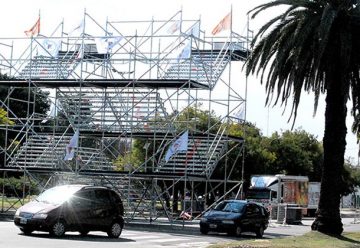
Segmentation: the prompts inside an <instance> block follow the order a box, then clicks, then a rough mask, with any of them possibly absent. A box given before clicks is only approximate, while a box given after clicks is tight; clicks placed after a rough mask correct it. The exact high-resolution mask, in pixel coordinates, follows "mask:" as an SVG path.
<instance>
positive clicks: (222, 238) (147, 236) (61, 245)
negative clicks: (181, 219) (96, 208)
mask: <svg viewBox="0 0 360 248" xmlns="http://www.w3.org/2000/svg"><path fill="white" fill-rule="evenodd" d="M353 221H354V219H353V218H346V219H343V223H344V230H345V231H359V232H360V224H353V223H352V222H353ZM311 223H312V220H303V225H285V226H283V225H279V224H271V226H270V227H269V228H268V229H267V230H266V231H265V235H264V238H265V239H270V238H275V237H286V236H291V235H301V234H304V233H306V232H308V231H309V230H310V225H311ZM253 238H255V236H254V235H253V234H244V235H243V236H242V237H241V239H253ZM238 239H239V238H236V237H230V236H227V235H225V234H215V233H210V234H209V235H201V234H200V232H199V231H198V230H196V229H195V231H194V232H193V233H181V232H177V233H176V232H173V233H168V232H164V231H154V230H144V229H142V230H139V229H134V228H130V227H129V228H127V229H124V231H123V233H122V235H121V236H120V238H119V239H109V238H108V237H107V235H106V234H105V233H102V232H90V233H89V235H88V236H86V237H81V236H80V235H79V234H78V233H76V232H69V233H66V235H65V236H64V237H63V238H60V239H57V238H52V237H50V236H49V235H48V234H47V233H43V232H34V233H33V234H32V235H31V236H25V235H23V234H22V233H21V232H20V230H19V229H18V228H17V227H15V225H14V224H13V223H12V222H8V221H0V247H4V248H15V247H16V248H39V247H50V248H72V247H76V248H99V247H101V248H113V247H114V248H115V247H116V248H118V247H126V248H144V247H152V248H160V247H162V248H164V247H179V248H180V247H194V248H197V247H198V248H200V247H207V246H208V245H210V244H215V243H219V242H229V241H234V240H238Z"/></svg>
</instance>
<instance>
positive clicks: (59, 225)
mask: <svg viewBox="0 0 360 248" xmlns="http://www.w3.org/2000/svg"><path fill="white" fill-rule="evenodd" d="M65 231H66V225H65V222H64V221H62V220H59V221H57V222H55V224H53V225H52V227H51V230H50V234H51V235H52V236H54V237H62V236H63V235H64V234H65Z"/></svg>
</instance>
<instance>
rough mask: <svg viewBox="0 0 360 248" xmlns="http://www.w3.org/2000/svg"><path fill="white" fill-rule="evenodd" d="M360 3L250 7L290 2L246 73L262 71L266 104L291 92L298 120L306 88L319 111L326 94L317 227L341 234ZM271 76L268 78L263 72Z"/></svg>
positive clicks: (315, 1)
mask: <svg viewBox="0 0 360 248" xmlns="http://www.w3.org/2000/svg"><path fill="white" fill-rule="evenodd" d="M359 3H360V1H359V0H274V1H271V2H269V3H266V4H263V5H260V6H258V7H256V8H254V9H253V10H252V13H253V14H252V17H255V16H256V15H257V14H258V13H260V12H262V11H264V10H266V9H269V8H270V7H277V6H279V5H287V6H289V8H288V9H287V10H286V11H285V12H284V13H282V14H280V15H279V16H276V17H275V18H273V19H271V20H270V21H269V22H267V23H266V24H265V25H264V26H262V27H261V29H260V30H259V32H258V33H257V34H256V36H255V37H254V40H253V43H252V47H253V51H252V53H251V55H250V57H249V58H248V60H247V64H246V65H247V68H246V69H247V70H246V74H247V75H249V74H251V73H256V74H259V73H260V74H261V83H263V81H266V90H267V93H268V97H267V103H269V101H270V100H269V99H271V96H272V95H273V93H275V95H276V97H275V99H276V100H275V104H276V103H277V102H278V101H280V102H282V103H283V104H284V105H285V106H286V104H287V102H288V99H289V97H290V96H292V102H293V104H292V114H293V117H294V121H295V119H296V115H297V107H298V105H299V103H300V99H301V93H302V92H303V91H307V92H314V95H315V102H314V110H315V112H316V109H317V105H318V99H319V95H320V94H321V93H325V94H326V99H325V102H326V109H325V131H324V138H323V146H324V167H323V174H322V180H321V181H322V184H321V194H320V202H319V209H318V211H317V216H316V219H315V221H314V223H313V224H312V229H313V230H318V231H320V232H323V233H330V234H341V233H342V231H343V227H342V222H341V218H340V209H339V205H340V189H341V188H342V185H343V183H344V182H343V180H342V177H341V175H342V171H343V166H344V153H345V147H346V141H345V137H346V132H347V128H346V123H345V119H346V115H347V107H346V103H347V101H348V99H349V95H350V92H351V94H352V101H353V107H352V115H353V116H354V117H355V118H356V117H357V116H359V111H360V105H359V104H358V103H359V101H360V84H359V82H360V76H359V67H360V59H359V56H358V54H359V51H360V6H359ZM265 74H267V76H265Z"/></svg>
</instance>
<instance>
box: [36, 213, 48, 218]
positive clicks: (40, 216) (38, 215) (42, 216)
mask: <svg viewBox="0 0 360 248" xmlns="http://www.w3.org/2000/svg"><path fill="white" fill-rule="evenodd" d="M47 216H48V215H47V214H45V213H37V214H34V217H33V218H34V219H46V217H47Z"/></svg>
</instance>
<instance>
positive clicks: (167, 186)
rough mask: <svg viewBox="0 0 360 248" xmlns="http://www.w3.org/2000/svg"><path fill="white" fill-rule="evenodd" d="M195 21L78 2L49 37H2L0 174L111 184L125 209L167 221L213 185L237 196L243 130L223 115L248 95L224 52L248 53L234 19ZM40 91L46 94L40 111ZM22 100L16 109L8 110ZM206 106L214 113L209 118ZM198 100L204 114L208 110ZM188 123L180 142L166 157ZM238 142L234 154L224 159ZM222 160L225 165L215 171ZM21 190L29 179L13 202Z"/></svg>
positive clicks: (233, 113)
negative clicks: (70, 20)
mask: <svg viewBox="0 0 360 248" xmlns="http://www.w3.org/2000/svg"><path fill="white" fill-rule="evenodd" d="M200 24H201V21H200V20H183V18H182V11H179V12H177V13H175V14H174V15H173V16H172V17H171V18H169V19H168V20H165V21H163V20H159V21H158V20H150V21H110V20H107V22H106V24H105V25H100V24H99V23H98V22H97V21H96V20H94V19H93V18H92V17H91V16H90V15H89V14H88V13H84V19H83V20H82V22H81V23H80V24H79V25H78V26H76V28H74V30H72V31H71V32H69V33H65V32H64V30H63V26H64V25H63V23H61V24H60V25H59V26H58V27H57V28H56V29H55V30H54V32H53V34H52V35H50V36H47V37H46V36H43V35H38V36H37V37H31V38H26V39H16V40H11V39H4V40H3V41H1V43H0V46H1V47H0V73H1V74H2V75H5V74H6V75H7V76H6V77H4V78H3V79H1V81H0V86H1V88H2V89H6V90H7V96H6V98H5V99H0V109H2V110H4V111H6V113H7V118H8V119H9V120H10V122H6V123H1V122H0V131H1V134H3V135H4V138H5V139H4V143H3V144H1V146H0V155H1V159H2V163H3V165H2V166H3V167H0V169H1V171H2V175H3V179H4V180H6V178H7V177H8V176H9V175H14V174H16V173H17V174H18V175H19V174H22V175H24V177H25V178H27V180H29V181H31V182H32V183H35V184H36V187H38V188H40V189H46V188H48V187H50V186H53V185H55V184H59V183H87V184H89V183H90V184H101V185H105V186H109V187H112V188H114V189H115V190H117V191H118V192H119V194H120V195H121V196H122V198H123V202H124V205H125V209H126V219H127V221H132V220H136V219H139V218H141V219H146V220H149V221H156V220H157V219H159V218H162V217H165V218H166V219H167V220H169V221H174V220H176V219H178V217H179V212H180V211H183V212H187V213H189V214H190V215H191V216H192V217H196V216H197V215H199V214H201V212H202V211H204V210H205V209H206V207H209V206H210V205H211V204H212V203H213V201H211V202H210V201H207V200H208V199H207V200H205V199H204V198H207V196H209V195H210V196H212V197H215V196H216V192H218V191H219V190H221V191H222V192H221V196H222V197H220V198H219V199H218V198H217V200H221V199H222V198H223V197H230V194H232V197H234V195H236V196H237V195H238V192H239V190H240V189H241V187H242V182H241V181H239V180H232V178H231V175H232V171H233V170H234V167H235V166H239V165H240V164H241V159H240V157H241V154H242V151H243V147H244V141H243V138H242V137H234V136H231V135H229V126H230V123H232V122H233V121H234V120H235V121H239V118H240V117H239V115H238V114H239V113H240V112H241V111H243V109H244V105H245V100H246V99H245V98H244V95H245V92H244V91H243V92H240V90H239V84H240V83H239V82H237V83H236V84H234V83H233V82H231V75H232V74H233V73H232V70H231V64H232V63H233V62H237V61H240V62H241V61H243V60H244V59H245V58H246V56H247V53H248V43H249V37H248V36H247V37H244V36H241V35H239V34H237V33H235V32H233V31H232V30H231V31H230V32H229V34H227V36H226V37H217V36H216V37H214V36H207V35H206V33H205V32H204V31H202V30H201V25H200ZM19 48H21V49H19ZM20 50H21V51H22V52H21V53H20V52H19V51H20ZM240 68H241V67H240ZM238 70H239V71H240V69H238ZM243 88H244V87H243ZM19 90H22V91H23V92H26V97H25V98H26V99H23V98H20V97H19V95H18V92H19ZM38 99H47V101H48V102H49V103H50V110H49V111H48V113H47V114H43V113H42V114H41V111H39V109H38V106H37V104H38ZM19 104H20V105H21V106H24V108H23V109H22V110H23V112H24V113H23V114H22V115H21V116H19V114H17V113H15V112H14V111H13V108H14V107H16V106H19ZM213 110H215V111H216V112H218V113H221V116H220V117H219V118H212V116H211V113H212V111H213ZM191 111H193V112H194V113H195V114H190V112H191ZM202 112H204V113H208V114H209V116H208V119H207V120H205V121H204V120H202V121H200V117H199V116H198V115H197V113H202ZM214 120H216V121H214ZM204 123H205V124H206V125H204ZM185 132H187V134H188V137H187V138H188V149H187V150H186V151H183V150H180V151H178V152H176V153H174V154H172V156H170V158H166V154H167V153H168V149H169V147H170V146H172V145H173V144H174V142H176V141H177V140H179V137H180V136H181V135H182V134H184V133H185ZM9 137H11V139H10V138H9ZM75 140H76V142H75V143H76V145H74V141H75ZM71 144H73V145H71ZM135 144H137V146H138V147H139V144H140V145H141V148H142V149H143V150H142V152H143V157H144V159H143V160H141V161H138V160H135V159H133V158H134V153H135V152H139V150H141V149H139V148H137V150H135ZM234 151H236V154H238V155H237V157H236V158H235V159H231V160H230V159H228V155H229V154H230V153H231V152H234ZM66 156H69V157H67V159H64V158H65V157H66ZM140 157H141V156H140ZM219 164H221V165H222V167H223V168H225V169H224V172H223V174H224V175H223V177H222V178H213V173H214V171H215V170H216V168H218V165H219ZM27 185H29V184H28V183H27ZM29 190H31V187H27V186H26V185H25V186H24V192H23V193H22V194H21V195H19V196H18V198H19V201H20V202H21V203H23V201H24V199H23V198H24V197H25V196H27V195H30V192H25V191H29ZM234 192H235V194H234ZM2 193H3V194H2V211H8V210H11V209H14V208H15V203H14V204H12V205H11V206H10V207H6V208H4V202H5V201H7V197H6V195H5V194H4V188H3V192H2Z"/></svg>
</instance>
